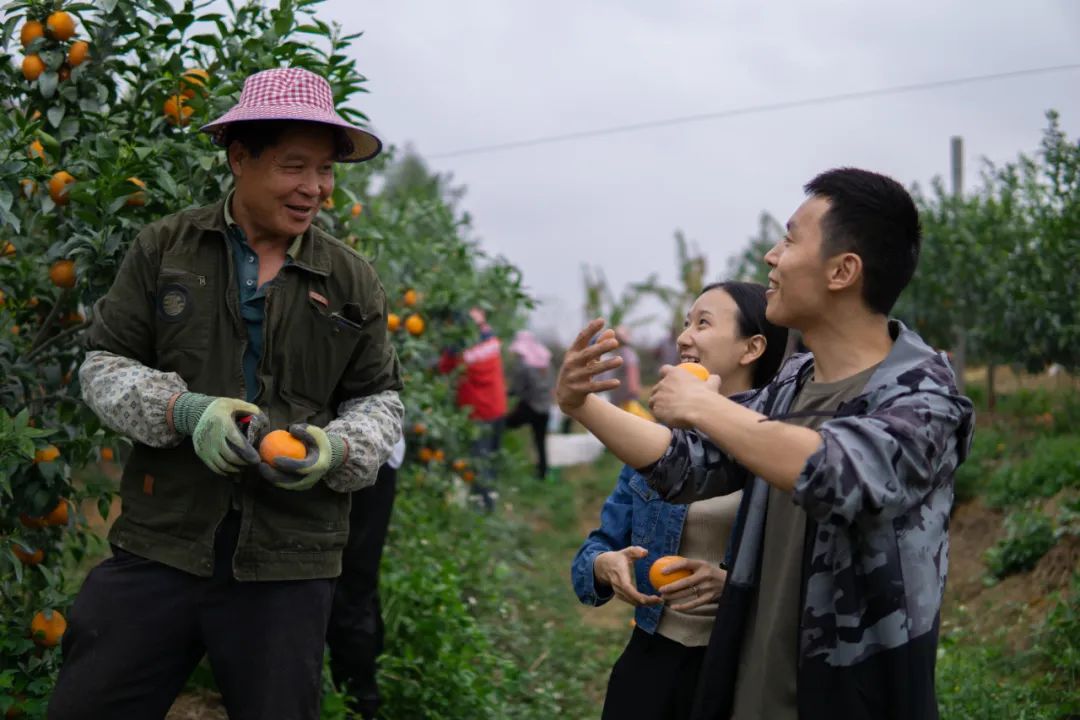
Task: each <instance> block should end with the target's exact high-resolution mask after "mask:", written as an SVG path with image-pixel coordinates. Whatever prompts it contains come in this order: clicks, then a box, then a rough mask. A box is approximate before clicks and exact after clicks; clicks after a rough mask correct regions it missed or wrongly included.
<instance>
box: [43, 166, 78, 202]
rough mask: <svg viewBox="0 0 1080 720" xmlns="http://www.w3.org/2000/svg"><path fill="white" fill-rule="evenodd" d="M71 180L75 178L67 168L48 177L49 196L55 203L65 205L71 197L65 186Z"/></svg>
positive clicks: (71, 181)
mask: <svg viewBox="0 0 1080 720" xmlns="http://www.w3.org/2000/svg"><path fill="white" fill-rule="evenodd" d="M73 182H75V178H74V177H72V176H71V173H69V172H68V171H67V170H60V171H59V172H56V173H54V174H53V176H52V177H51V178H49V197H51V198H52V201H53V202H54V203H56V204H57V205H67V204H68V200H70V199H71V197H70V195H69V194H68V190H67V186H68V185H70V184H71V183H73Z"/></svg>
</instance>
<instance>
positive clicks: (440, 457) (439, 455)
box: [431, 449, 446, 462]
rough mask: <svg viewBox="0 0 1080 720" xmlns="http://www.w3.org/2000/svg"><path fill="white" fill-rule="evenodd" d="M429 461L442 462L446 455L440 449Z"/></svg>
mask: <svg viewBox="0 0 1080 720" xmlns="http://www.w3.org/2000/svg"><path fill="white" fill-rule="evenodd" d="M431 459H432V460H434V461H435V462H442V461H443V460H445V459H446V453H444V452H443V451H442V449H439V450H436V451H435V452H434V453H432V454H431Z"/></svg>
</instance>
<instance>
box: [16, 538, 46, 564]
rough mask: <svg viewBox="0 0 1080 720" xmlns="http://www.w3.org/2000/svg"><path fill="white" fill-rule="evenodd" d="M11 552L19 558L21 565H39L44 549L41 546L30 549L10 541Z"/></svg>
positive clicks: (43, 557) (43, 555) (42, 558)
mask: <svg viewBox="0 0 1080 720" xmlns="http://www.w3.org/2000/svg"><path fill="white" fill-rule="evenodd" d="M11 552H13V553H15V557H17V558H19V560H20V561H22V564H23V565H40V564H41V561H42V560H44V559H45V551H44V550H42V549H41V548H38V549H37V550H30V549H29V548H27V547H26V546H25V545H20V544H19V543H11Z"/></svg>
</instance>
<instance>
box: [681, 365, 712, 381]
mask: <svg viewBox="0 0 1080 720" xmlns="http://www.w3.org/2000/svg"><path fill="white" fill-rule="evenodd" d="M676 367H678V368H679V369H681V370H685V371H686V372H688V373H690V374H691V375H693V376H694V377H696V378H697V379H698V380H708V379H709V371H708V370H706V369H705V366H704V365H702V364H701V363H694V362H684V363H679V364H678V365H677V366H676Z"/></svg>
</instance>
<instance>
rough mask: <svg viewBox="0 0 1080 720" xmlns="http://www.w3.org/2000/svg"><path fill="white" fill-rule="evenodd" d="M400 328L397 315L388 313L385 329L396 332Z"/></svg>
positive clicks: (399, 320) (399, 319)
mask: <svg viewBox="0 0 1080 720" xmlns="http://www.w3.org/2000/svg"><path fill="white" fill-rule="evenodd" d="M400 328H401V318H400V317H399V316H398V314H397V313H390V314H389V315H387V316H386V329H387V330H389V331H390V332H397V331H398V330H399V329H400Z"/></svg>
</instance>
